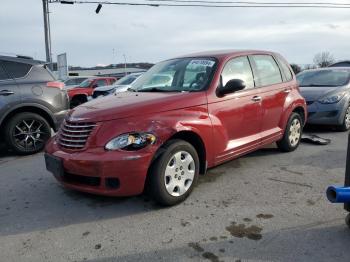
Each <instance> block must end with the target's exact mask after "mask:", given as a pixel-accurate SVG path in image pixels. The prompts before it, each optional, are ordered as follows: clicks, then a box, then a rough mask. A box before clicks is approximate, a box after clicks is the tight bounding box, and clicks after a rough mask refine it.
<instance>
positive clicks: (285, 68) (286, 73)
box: [277, 56, 293, 82]
mask: <svg viewBox="0 0 350 262" xmlns="http://www.w3.org/2000/svg"><path fill="white" fill-rule="evenodd" d="M277 61H278V63H279V65H280V68H281V70H282V73H283V81H284V82H289V81H291V80H292V79H293V75H292V72H291V71H290V69H289V66H288V65H287V64H286V62H285V61H284V60H283V59H282V58H281V57H279V56H277Z"/></svg>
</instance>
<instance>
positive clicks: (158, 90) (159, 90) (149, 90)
mask: <svg viewBox="0 0 350 262" xmlns="http://www.w3.org/2000/svg"><path fill="white" fill-rule="evenodd" d="M138 92H173V91H172V90H166V89H162V88H158V87H152V88H145V89H140V90H138Z"/></svg>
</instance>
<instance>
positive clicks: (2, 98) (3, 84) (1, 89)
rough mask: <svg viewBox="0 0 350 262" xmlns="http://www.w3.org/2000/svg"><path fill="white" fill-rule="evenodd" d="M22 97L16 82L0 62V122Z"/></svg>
mask: <svg viewBox="0 0 350 262" xmlns="http://www.w3.org/2000/svg"><path fill="white" fill-rule="evenodd" d="M20 101H21V95H20V93H19V88H18V87H17V84H16V82H15V81H14V80H13V79H12V78H11V76H10V75H9V74H8V73H7V72H6V71H5V69H4V67H3V63H2V62H1V61H0V122H1V120H2V117H4V116H5V113H6V112H7V111H8V110H9V109H10V108H11V107H12V106H13V105H15V104H17V103H20Z"/></svg>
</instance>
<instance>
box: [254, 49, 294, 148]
mask: <svg viewBox="0 0 350 262" xmlns="http://www.w3.org/2000/svg"><path fill="white" fill-rule="evenodd" d="M249 59H250V61H251V64H252V67H253V73H254V80H255V85H256V87H257V90H258V91H259V96H260V97H261V109H262V121H261V131H260V133H261V138H262V143H263V144H267V143H270V142H274V141H275V140H276V138H278V137H279V136H280V135H281V134H282V128H281V127H280V126H279V123H280V120H281V116H282V112H283V107H284V104H285V100H286V98H287V96H288V92H289V91H290V89H289V86H288V83H286V82H283V77H282V73H281V69H280V68H279V66H278V64H277V62H276V60H275V58H274V57H273V56H271V55H267V54H263V55H252V56H249Z"/></svg>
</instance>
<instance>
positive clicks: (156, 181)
mask: <svg viewBox="0 0 350 262" xmlns="http://www.w3.org/2000/svg"><path fill="white" fill-rule="evenodd" d="M160 150H164V152H163V153H162V154H161V155H160V156H159V157H158V158H157V159H156V160H155V162H154V163H153V164H152V167H151V169H150V173H149V174H148V175H149V176H150V177H149V181H150V183H149V185H148V186H149V189H148V191H149V192H150V193H151V194H152V196H153V198H154V200H155V201H156V202H158V203H159V204H162V205H165V206H172V205H176V204H178V203H180V202H182V201H184V200H185V199H186V198H187V197H188V196H189V194H190V193H191V191H192V190H193V187H194V185H195V184H196V182H197V179H198V174H199V158H198V154H197V151H196V149H195V148H194V147H193V146H192V145H191V144H189V143H187V142H185V141H183V140H179V139H174V140H170V141H169V142H167V143H166V144H165V145H164V146H163V147H162V148H161V149H160Z"/></svg>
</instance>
